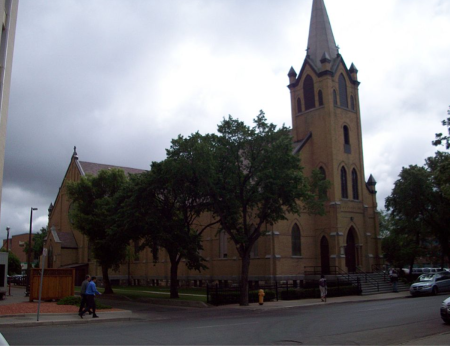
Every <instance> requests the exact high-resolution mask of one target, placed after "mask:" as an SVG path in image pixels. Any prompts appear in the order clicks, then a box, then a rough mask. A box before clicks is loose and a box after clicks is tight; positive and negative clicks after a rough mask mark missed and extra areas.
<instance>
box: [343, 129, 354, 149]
mask: <svg viewBox="0 0 450 346" xmlns="http://www.w3.org/2000/svg"><path fill="white" fill-rule="evenodd" d="M343 131H344V153H346V154H350V153H351V151H352V150H351V146H350V134H349V131H348V127H347V125H344V127H343Z"/></svg>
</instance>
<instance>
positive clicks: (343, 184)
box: [341, 167, 348, 198]
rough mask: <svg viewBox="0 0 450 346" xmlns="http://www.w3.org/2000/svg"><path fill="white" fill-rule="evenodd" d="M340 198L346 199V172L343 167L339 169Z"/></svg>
mask: <svg viewBox="0 0 450 346" xmlns="http://www.w3.org/2000/svg"><path fill="white" fill-rule="evenodd" d="M341 196H342V198H348V188H347V170H346V169H345V167H342V168H341Z"/></svg>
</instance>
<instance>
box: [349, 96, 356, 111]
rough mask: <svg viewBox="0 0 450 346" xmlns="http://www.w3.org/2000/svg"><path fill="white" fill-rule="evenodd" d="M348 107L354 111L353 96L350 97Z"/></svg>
mask: <svg viewBox="0 0 450 346" xmlns="http://www.w3.org/2000/svg"><path fill="white" fill-rule="evenodd" d="M350 107H351V108H352V111H354V110H355V99H354V97H353V95H352V96H350Z"/></svg>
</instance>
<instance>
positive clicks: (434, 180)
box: [425, 151, 450, 267]
mask: <svg viewBox="0 0 450 346" xmlns="http://www.w3.org/2000/svg"><path fill="white" fill-rule="evenodd" d="M425 162H426V167H427V169H428V171H429V172H430V180H431V184H432V188H433V194H434V196H435V197H434V201H433V205H432V208H431V211H430V213H429V215H427V216H428V217H427V222H428V224H429V225H430V227H431V228H432V231H433V234H434V236H435V237H436V239H437V240H438V242H439V244H440V248H441V267H443V266H444V258H445V256H446V257H447V259H448V261H449V263H450V213H449V210H450V154H449V153H447V152H441V151H438V152H436V153H435V156H434V157H429V158H427V159H426V160H425Z"/></svg>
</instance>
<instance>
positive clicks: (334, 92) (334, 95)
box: [333, 90, 338, 106]
mask: <svg viewBox="0 0 450 346" xmlns="http://www.w3.org/2000/svg"><path fill="white" fill-rule="evenodd" d="M333 104H334V105H335V106H337V105H338V103H337V94H336V90H333Z"/></svg>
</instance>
